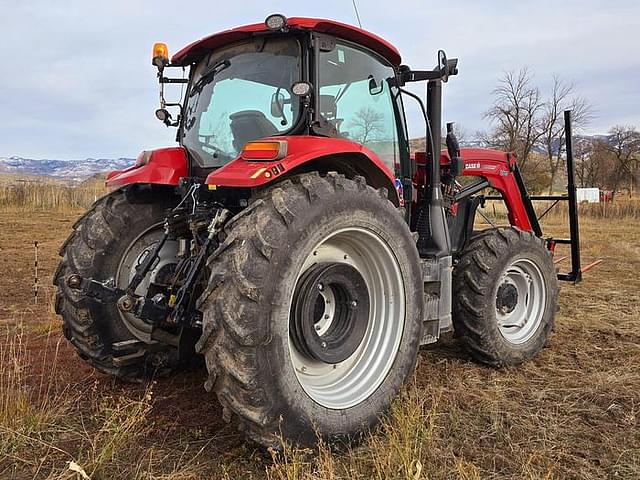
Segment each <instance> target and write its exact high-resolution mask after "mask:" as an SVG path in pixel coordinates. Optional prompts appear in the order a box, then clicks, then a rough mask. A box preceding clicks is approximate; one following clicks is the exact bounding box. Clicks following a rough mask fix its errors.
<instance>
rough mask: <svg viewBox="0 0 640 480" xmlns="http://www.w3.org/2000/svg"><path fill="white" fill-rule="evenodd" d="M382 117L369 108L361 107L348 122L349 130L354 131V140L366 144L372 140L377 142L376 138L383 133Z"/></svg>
mask: <svg viewBox="0 0 640 480" xmlns="http://www.w3.org/2000/svg"><path fill="white" fill-rule="evenodd" d="M383 121H384V115H383V114H382V113H380V112H377V111H376V110H374V109H373V108H371V107H362V108H361V109H360V110H358V111H357V112H356V115H355V117H354V118H353V120H351V121H350V122H349V126H350V128H353V129H355V132H356V133H355V135H353V138H354V140H357V141H358V142H359V143H361V144H363V145H364V144H366V143H367V142H370V141H372V140H378V139H379V138H378V136H379V135H380V134H381V133H383V132H384V123H383Z"/></svg>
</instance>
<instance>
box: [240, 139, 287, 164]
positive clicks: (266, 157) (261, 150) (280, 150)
mask: <svg viewBox="0 0 640 480" xmlns="http://www.w3.org/2000/svg"><path fill="white" fill-rule="evenodd" d="M286 155H287V142H284V141H273V142H249V143H247V144H246V145H245V146H244V147H243V149H242V153H241V154H240V156H241V157H242V158H243V159H244V160H252V161H262V162H270V161H273V160H280V159H282V158H284V157H285V156H286Z"/></svg>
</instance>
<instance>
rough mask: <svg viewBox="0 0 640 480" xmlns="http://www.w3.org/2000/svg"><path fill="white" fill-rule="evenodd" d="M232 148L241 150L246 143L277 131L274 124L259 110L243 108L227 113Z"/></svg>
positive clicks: (237, 150)
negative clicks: (229, 121) (229, 122)
mask: <svg viewBox="0 0 640 480" xmlns="http://www.w3.org/2000/svg"><path fill="white" fill-rule="evenodd" d="M229 119H230V120H231V125H230V128H231V134H232V135H233V148H234V149H235V150H236V152H239V151H240V150H242V147H244V146H245V144H246V143H248V142H252V141H254V140H257V139H259V138H262V137H270V136H271V135H275V134H277V133H278V129H277V128H276V126H275V125H274V124H273V123H271V121H270V120H269V119H268V118H267V117H265V116H264V113H262V112H260V111H259V110H243V111H241V112H236V113H234V114H231V115H229Z"/></svg>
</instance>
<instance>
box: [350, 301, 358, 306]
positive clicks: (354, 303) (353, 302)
mask: <svg viewBox="0 0 640 480" xmlns="http://www.w3.org/2000/svg"><path fill="white" fill-rule="evenodd" d="M351 306H352V307H353V308H356V307H357V306H358V302H356V301H355V300H352V301H351Z"/></svg>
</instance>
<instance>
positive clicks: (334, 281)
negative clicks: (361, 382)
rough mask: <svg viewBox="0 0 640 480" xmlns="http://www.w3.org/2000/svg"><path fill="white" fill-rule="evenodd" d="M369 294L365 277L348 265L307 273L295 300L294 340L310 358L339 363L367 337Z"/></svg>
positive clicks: (316, 268)
mask: <svg viewBox="0 0 640 480" xmlns="http://www.w3.org/2000/svg"><path fill="white" fill-rule="evenodd" d="M368 320H369V292H368V289H367V285H366V283H365V281H364V278H362V275H360V273H359V272H358V270H356V269H355V268H354V267H352V266H351V265H348V264H345V263H320V264H317V265H315V266H313V267H312V268H310V269H309V270H307V272H305V274H304V275H303V277H302V278H301V279H300V282H299V283H298V288H297V289H296V291H295V293H294V297H293V315H292V317H291V322H290V323H291V326H290V327H291V337H292V340H293V342H294V344H295V345H296V347H297V348H298V349H299V351H300V352H301V353H303V354H304V355H305V356H307V357H308V358H311V359H314V360H319V361H322V362H325V363H329V364H337V363H340V362H343V361H344V360H346V359H347V358H349V357H350V356H351V355H353V353H354V352H355V351H356V350H357V349H358V347H359V346H360V344H361V343H362V340H363V338H364V335H365V332H366V330H367V324H368Z"/></svg>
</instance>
